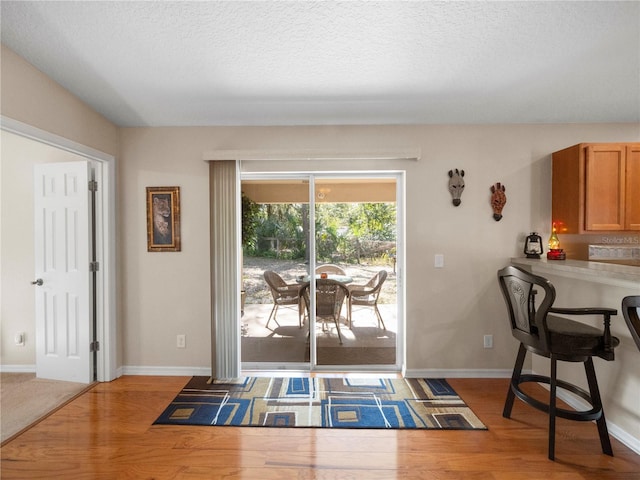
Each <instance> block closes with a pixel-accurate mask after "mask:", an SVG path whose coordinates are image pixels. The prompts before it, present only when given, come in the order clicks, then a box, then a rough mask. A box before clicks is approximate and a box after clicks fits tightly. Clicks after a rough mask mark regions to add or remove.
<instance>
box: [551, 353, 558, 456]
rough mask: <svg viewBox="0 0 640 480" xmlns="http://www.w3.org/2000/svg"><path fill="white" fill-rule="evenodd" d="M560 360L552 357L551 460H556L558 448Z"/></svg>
mask: <svg viewBox="0 0 640 480" xmlns="http://www.w3.org/2000/svg"><path fill="white" fill-rule="evenodd" d="M557 373H558V360H557V359H556V357H555V355H553V354H552V355H551V376H550V381H549V386H550V387H551V388H550V391H549V460H554V459H555V446H556V393H557V388H558V385H557Z"/></svg>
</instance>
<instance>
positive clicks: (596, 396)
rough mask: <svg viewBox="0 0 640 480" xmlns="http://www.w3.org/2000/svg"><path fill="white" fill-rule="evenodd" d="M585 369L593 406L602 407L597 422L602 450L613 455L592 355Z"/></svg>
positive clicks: (585, 363)
mask: <svg viewBox="0 0 640 480" xmlns="http://www.w3.org/2000/svg"><path fill="white" fill-rule="evenodd" d="M584 370H585V372H586V374H587V382H588V383H589V394H590V395H591V401H592V402H593V403H592V404H593V407H594V408H598V409H600V412H601V414H600V418H598V419H597V420H596V424H597V425H598V434H599V435H600V445H601V446H602V452H603V453H605V454H606V455H610V456H612V457H613V448H611V440H610V439H609V430H608V429H607V421H606V419H605V418H604V409H603V408H602V399H601V398H600V389H599V388H598V381H597V379H596V371H595V368H594V367H593V359H592V358H591V357H589V358H588V359H587V361H586V362H584Z"/></svg>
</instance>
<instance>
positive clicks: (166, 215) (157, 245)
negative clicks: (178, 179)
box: [147, 187, 181, 252]
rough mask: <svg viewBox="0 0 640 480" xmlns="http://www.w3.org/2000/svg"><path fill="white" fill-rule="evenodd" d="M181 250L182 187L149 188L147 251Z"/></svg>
mask: <svg viewBox="0 0 640 480" xmlns="http://www.w3.org/2000/svg"><path fill="white" fill-rule="evenodd" d="M180 248H181V245H180V187H147V251H148V252H179V251H180Z"/></svg>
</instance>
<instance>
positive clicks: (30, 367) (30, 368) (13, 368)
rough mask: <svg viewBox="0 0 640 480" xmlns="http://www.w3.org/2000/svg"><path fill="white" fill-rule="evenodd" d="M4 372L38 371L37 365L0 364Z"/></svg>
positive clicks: (0, 369)
mask: <svg viewBox="0 0 640 480" xmlns="http://www.w3.org/2000/svg"><path fill="white" fill-rule="evenodd" d="M0 372H2V373H36V366H35V365H0Z"/></svg>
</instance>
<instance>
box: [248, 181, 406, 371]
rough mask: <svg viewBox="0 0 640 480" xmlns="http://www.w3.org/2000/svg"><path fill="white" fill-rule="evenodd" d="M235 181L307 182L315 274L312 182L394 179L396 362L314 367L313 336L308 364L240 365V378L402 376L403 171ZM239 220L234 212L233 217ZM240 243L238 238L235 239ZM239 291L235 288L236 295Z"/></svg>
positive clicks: (403, 331)
mask: <svg viewBox="0 0 640 480" xmlns="http://www.w3.org/2000/svg"><path fill="white" fill-rule="evenodd" d="M241 170H242V169H240V175H239V179H238V182H239V183H240V184H241V182H242V180H275V179H278V180H289V179H295V180H305V181H308V182H309V240H310V241H309V245H307V248H308V249H309V271H310V272H313V271H315V267H316V249H315V243H316V241H315V239H316V232H315V182H316V180H319V179H322V180H325V179H332V178H336V179H337V178H340V179H344V178H354V179H355V178H358V179H368V178H370V179H376V178H394V179H395V181H396V278H397V293H396V304H397V307H396V308H397V311H396V315H397V323H398V331H397V339H396V362H395V364H394V365H372V366H371V367H368V366H357V369H354V368H351V367H350V366H349V365H320V366H319V365H317V342H316V336H315V335H310V362H308V363H307V362H301V363H286V364H283V363H278V362H241V369H242V374H243V375H250V374H251V375H255V374H258V373H260V374H274V373H277V374H280V375H281V374H282V373H283V372H287V373H288V374H296V375H318V374H320V375H325V374H326V375H331V374H332V373H336V374H338V373H339V374H341V375H344V374H345V373H348V374H376V375H381V374H387V375H397V374H401V375H404V373H405V370H406V353H405V352H406V348H405V345H406V334H405V326H406V318H405V282H404V272H405V247H406V245H405V227H406V225H405V218H406V217H405V171H399V170H392V171H389V170H361V171H327V172H323V171H312V172H309V171H301V172H242V171H241ZM238 192H239V193H238V196H239V195H240V194H241V188H240V186H239V188H238ZM236 205H238V208H239V209H241V208H242V207H241V205H242V203H241V201H240V200H239V199H238V201H237V203H236ZM240 217H241V212H238V215H237V218H240ZM239 242H240V243H241V239H240V240H239ZM238 248H239V251H242V245H241V244H240V245H239V247H238ZM311 288H312V291H313V290H314V289H315V276H313V275H311ZM239 291H240V289H238V292H239ZM314 297H315V296H313V295H312V296H311V300H312V301H311V312H310V318H311V319H315V301H314V300H315V299H314ZM314 325H315V321H314V322H313V323H312V324H311V325H310V331H311V332H314V331H315V328H314Z"/></svg>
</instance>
